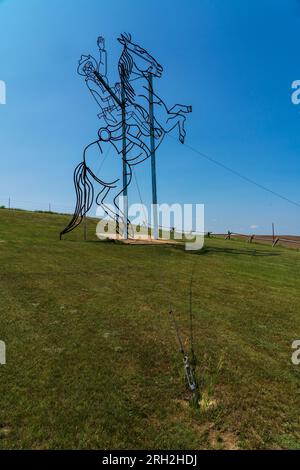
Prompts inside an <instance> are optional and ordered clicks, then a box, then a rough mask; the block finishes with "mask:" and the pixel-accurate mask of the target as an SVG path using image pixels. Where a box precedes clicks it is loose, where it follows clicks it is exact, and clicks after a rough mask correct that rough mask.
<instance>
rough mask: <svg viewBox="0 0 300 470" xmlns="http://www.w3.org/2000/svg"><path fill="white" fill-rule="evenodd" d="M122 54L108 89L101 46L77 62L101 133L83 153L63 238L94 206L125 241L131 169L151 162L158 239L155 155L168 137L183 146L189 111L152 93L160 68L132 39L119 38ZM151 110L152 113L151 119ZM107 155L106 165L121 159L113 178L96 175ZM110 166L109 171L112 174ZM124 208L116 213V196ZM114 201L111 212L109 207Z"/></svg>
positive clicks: (127, 37)
mask: <svg viewBox="0 0 300 470" xmlns="http://www.w3.org/2000/svg"><path fill="white" fill-rule="evenodd" d="M118 41H119V42H120V44H122V46H123V49H122V53H121V56H120V58H119V61H118V73H119V82H117V83H115V84H114V85H111V84H110V83H109V79H108V76H107V53H106V50H105V41H104V39H103V38H102V37H99V38H98V42H97V44H98V49H99V58H98V60H96V59H95V58H94V57H93V56H91V55H88V56H85V55H83V56H81V58H80V61H79V65H78V73H79V75H81V76H82V77H84V80H85V84H86V86H87V88H88V90H89V92H90V93H91V95H92V97H93V98H94V100H95V101H96V103H97V105H98V106H99V111H100V112H99V114H98V118H99V119H101V121H102V122H101V127H100V128H99V130H98V136H97V139H96V140H95V141H93V142H91V143H89V144H88V145H87V146H86V147H85V149H84V151H83V161H82V162H81V163H80V164H79V165H78V166H77V167H76V168H75V171H74V185H75V190H76V196H77V203H76V208H75V211H74V215H73V217H72V219H71V221H70V222H69V224H68V225H67V227H66V228H65V229H64V230H63V231H62V232H61V234H60V238H62V235H63V234H66V233H68V232H71V231H72V230H74V229H75V228H76V227H77V226H78V225H79V224H80V223H81V221H82V219H83V217H84V216H85V214H86V213H87V212H88V211H89V210H90V208H91V206H92V204H93V202H96V204H98V205H99V206H101V207H102V208H103V210H104V211H105V213H106V214H107V215H109V216H110V217H112V218H113V219H114V220H115V221H116V223H117V227H120V223H119V222H120V220H119V218H120V216H121V218H122V222H123V227H124V228H123V233H122V235H123V237H124V238H125V239H126V238H128V226H129V224H130V222H129V220H128V205H127V189H128V186H129V185H130V182H131V179H132V167H133V166H135V165H138V164H140V163H142V162H144V161H145V160H147V159H148V158H151V169H152V203H153V208H154V210H153V214H154V220H153V224H154V238H158V220H157V209H156V206H157V190H156V168H155V155H156V151H157V149H158V147H159V146H160V145H161V143H162V142H163V140H164V138H165V136H166V134H167V133H169V132H171V131H172V130H174V129H177V132H178V138H179V141H180V142H181V143H184V139H185V135H186V130H185V121H186V114H188V113H190V112H191V111H192V108H191V106H185V105H180V104H176V105H174V106H172V107H168V106H167V105H166V104H165V102H164V101H163V100H162V99H161V98H160V96H158V95H157V94H156V93H155V92H154V90H153V77H157V78H160V77H161V76H162V73H163V68H162V66H161V65H160V64H159V63H158V62H157V61H156V60H155V59H154V57H153V56H152V55H150V54H149V53H148V52H147V51H146V50H145V49H143V48H142V47H140V46H139V45H138V44H135V43H134V42H133V41H132V38H131V35H129V34H121V36H120V37H119V38H118ZM154 107H155V113H154ZM108 154H109V158H110V159H115V158H116V156H117V157H118V158H119V161H120V165H119V170H120V172H119V171H116V172H115V174H110V175H108V174H105V173H104V172H103V171H102V172H101V173H100V175H98V169H99V165H100V167H101V164H102V163H103V161H104V159H105V158H106V157H107V155H108ZM112 167H113V165H111V168H112ZM121 195H123V196H124V201H125V205H124V208H122V210H121V209H120V207H119V205H118V204H119V202H118V200H119V196H121ZM108 200H112V201H113V205H114V207H115V211H113V212H112V210H111V206H109V207H108V206H107V203H108Z"/></svg>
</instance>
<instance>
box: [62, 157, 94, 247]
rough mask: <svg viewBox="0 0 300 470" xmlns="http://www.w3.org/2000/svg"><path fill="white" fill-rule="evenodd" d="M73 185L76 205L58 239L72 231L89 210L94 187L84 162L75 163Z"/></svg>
mask: <svg viewBox="0 0 300 470" xmlns="http://www.w3.org/2000/svg"><path fill="white" fill-rule="evenodd" d="M74 186H75V191H76V207H75V211H74V214H73V217H72V219H71V220H70V222H69V223H68V225H67V226H66V227H65V228H64V230H62V232H60V240H61V239H62V236H63V235H64V234H65V233H68V232H72V230H74V229H75V228H76V227H78V225H80V223H81V221H82V219H83V217H84V215H85V214H86V213H87V212H88V211H89V210H90V208H91V206H92V204H93V200H94V188H93V185H92V183H91V181H90V179H89V177H88V173H87V167H86V164H85V162H82V163H80V164H79V165H77V167H76V168H75V171H74Z"/></svg>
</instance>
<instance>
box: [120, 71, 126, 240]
mask: <svg viewBox="0 0 300 470" xmlns="http://www.w3.org/2000/svg"><path fill="white" fill-rule="evenodd" d="M123 74H124V70H123V68H122V70H121V99H122V134H123V138H122V142H123V144H122V156H123V212H124V219H125V220H124V233H123V237H124V239H125V240H127V239H128V192H127V186H128V179H127V162H126V98H125V85H124V75H123Z"/></svg>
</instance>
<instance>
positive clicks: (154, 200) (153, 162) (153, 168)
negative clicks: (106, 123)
mask: <svg viewBox="0 0 300 470" xmlns="http://www.w3.org/2000/svg"><path fill="white" fill-rule="evenodd" d="M148 91H149V117H150V150H151V175H152V214H153V225H154V230H153V236H154V240H158V236H159V232H158V214H157V185H156V158H155V137H154V105H153V76H152V74H151V73H150V74H149V75H148Z"/></svg>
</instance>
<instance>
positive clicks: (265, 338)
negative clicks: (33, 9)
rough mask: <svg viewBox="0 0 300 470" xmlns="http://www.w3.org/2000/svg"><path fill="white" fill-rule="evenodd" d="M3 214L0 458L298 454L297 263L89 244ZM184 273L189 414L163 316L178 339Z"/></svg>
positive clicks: (255, 253)
mask: <svg viewBox="0 0 300 470" xmlns="http://www.w3.org/2000/svg"><path fill="white" fill-rule="evenodd" d="M67 220H68V217H67V216H60V215H51V214H39V213H30V212H23V211H14V210H11V211H8V210H5V209H2V210H0V262H1V273H0V275H1V296H0V315H1V323H0V326H1V327H0V340H4V341H5V342H6V346H7V364H6V365H1V366H0V377H1V380H0V396H1V408H0V447H1V448H4V449H7V448H9V449H13V448H14V449H20V448H22V449H24V448H34V449H48V448H57V449H62V448H78V449H91V448H96V449H104V448H106V449H107V448H114V449H138V448H146V449H150V448H156V449H175V448H176V449H199V448H200V449H202V448H203V449H204V448H213V449H222V448H226V449H237V448H241V449H251V448H252V449H253V448H260V449H263V448H298V449H300V427H299V424H300V423H299V409H300V393H299V380H300V365H299V366H295V365H293V364H292V363H291V353H292V350H291V343H292V341H293V340H295V339H300V299H299V292H300V253H299V252H298V251H296V250H290V249H287V248H284V247H281V246H277V247H275V248H271V247H270V246H268V245H260V244H253V245H251V244H247V243H245V241H243V240H242V241H241V240H230V241H226V240H223V239H217V238H213V239H207V240H206V243H205V247H204V249H203V250H202V251H200V252H198V253H195V252H185V251H184V250H183V249H182V247H181V246H176V245H174V246H170V245H169V246H163V245H157V246H145V245H140V246H133V245H123V244H121V243H112V242H99V241H97V240H96V238H95V236H94V232H95V222H94V221H93V220H91V219H89V220H88V231H89V236H88V239H89V241H88V242H84V241H83V236H82V229H81V228H79V229H78V231H77V232H75V233H73V234H71V235H70V236H68V237H66V238H65V240H63V241H61V242H60V241H59V240H58V234H59V231H60V230H61V229H62V228H63V227H64V226H65V224H66V221H67ZM192 269H193V270H194V282H193V307H194V315H195V321H194V323H195V325H194V326H195V328H194V334H195V345H196V354H197V357H198V362H199V364H198V369H197V371H198V372H197V373H198V379H199V382H200V387H201V393H202V402H201V408H200V409H199V410H193V409H192V408H190V407H189V405H188V401H187V399H188V397H189V394H188V392H187V391H186V389H185V384H184V378H183V367H182V358H181V356H180V354H179V352H178V345H177V342H176V336H175V332H174V329H173V327H172V324H171V322H170V318H169V314H168V312H169V309H170V306H171V307H172V308H173V309H174V312H175V314H176V316H177V318H178V323H179V325H180V327H181V328H182V332H183V335H184V337H185V338H187V337H188V308H189V305H188V300H189V299H188V296H189V283H190V278H191V272H192Z"/></svg>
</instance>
